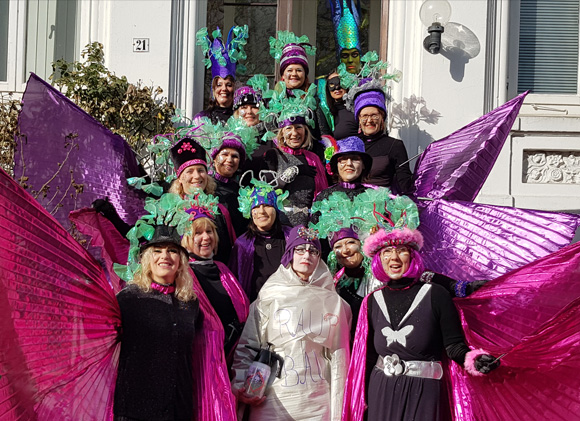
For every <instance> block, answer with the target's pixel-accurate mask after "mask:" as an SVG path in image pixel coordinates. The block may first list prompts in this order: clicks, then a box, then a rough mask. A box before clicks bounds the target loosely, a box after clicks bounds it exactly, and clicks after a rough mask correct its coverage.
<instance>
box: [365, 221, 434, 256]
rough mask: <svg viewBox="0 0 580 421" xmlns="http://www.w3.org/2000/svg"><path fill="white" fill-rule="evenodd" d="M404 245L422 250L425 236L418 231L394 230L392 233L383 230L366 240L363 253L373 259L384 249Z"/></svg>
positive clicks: (407, 229)
mask: <svg viewBox="0 0 580 421" xmlns="http://www.w3.org/2000/svg"><path fill="white" fill-rule="evenodd" d="M402 244H406V245H409V246H411V247H413V248H415V249H417V250H420V249H421V247H423V235H421V233H420V232H419V231H418V230H411V229H409V228H403V229H394V230H392V231H390V232H387V231H385V230H384V229H382V230H380V231H378V232H376V233H374V234H373V235H371V236H370V237H369V238H367V239H366V241H365V244H364V246H363V251H364V253H365V254H366V255H367V256H369V257H373V256H374V255H375V254H377V252H378V251H379V250H381V249H382V248H384V247H387V246H395V245H402Z"/></svg>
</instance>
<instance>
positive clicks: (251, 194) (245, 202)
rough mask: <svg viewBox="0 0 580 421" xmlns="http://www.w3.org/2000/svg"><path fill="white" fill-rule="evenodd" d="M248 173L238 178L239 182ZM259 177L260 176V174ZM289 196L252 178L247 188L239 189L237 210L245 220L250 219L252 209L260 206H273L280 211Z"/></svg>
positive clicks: (285, 192) (287, 193)
mask: <svg viewBox="0 0 580 421" xmlns="http://www.w3.org/2000/svg"><path fill="white" fill-rule="evenodd" d="M250 172H251V171H250ZM248 173H249V172H246V173H244V174H243V175H242V177H241V178H240V181H241V180H242V179H243V178H244V176H245V175H246V174H248ZM260 175H262V173H261V174H260ZM260 178H263V177H260ZM289 194H290V193H289V192H287V191H283V190H281V189H276V188H275V187H274V186H272V185H271V184H269V183H267V182H266V181H263V180H257V179H255V178H253V177H252V179H251V180H250V185H249V186H248V187H243V188H240V192H239V196H238V203H239V204H240V207H239V208H238V209H239V211H240V212H241V213H242V215H243V216H244V218H247V219H250V218H251V216H252V209H254V208H255V207H257V206H260V205H267V206H273V207H274V208H276V209H277V210H279V211H280V210H282V209H283V208H284V200H285V199H286V198H287V197H288V195H289Z"/></svg>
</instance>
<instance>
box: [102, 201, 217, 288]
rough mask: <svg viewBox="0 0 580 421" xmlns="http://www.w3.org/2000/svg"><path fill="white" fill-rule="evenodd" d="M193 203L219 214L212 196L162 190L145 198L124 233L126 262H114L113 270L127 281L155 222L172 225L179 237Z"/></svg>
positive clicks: (188, 222) (133, 271)
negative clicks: (139, 213) (141, 209)
mask: <svg viewBox="0 0 580 421" xmlns="http://www.w3.org/2000/svg"><path fill="white" fill-rule="evenodd" d="M193 206H198V207H203V208H205V209H207V210H208V211H209V212H210V213H213V214H214V215H217V214H219V211H218V199H217V197H215V196H212V195H206V194H205V193H203V192H198V193H195V194H193V195H188V196H185V197H184V198H181V196H179V195H177V194H174V193H165V194H164V195H162V196H161V197H160V198H159V199H153V198H147V199H146V200H145V208H144V209H145V210H146V211H147V214H145V215H143V216H142V217H141V218H139V220H137V222H136V223H135V226H134V227H133V228H131V229H130V230H129V232H128V233H127V239H128V240H129V255H128V258H127V265H120V264H117V263H115V264H114V265H113V270H114V271H115V273H116V274H117V275H119V277H120V278H121V279H123V280H125V281H127V282H128V281H130V280H132V279H133V276H134V275H135V273H136V272H137V270H138V269H139V267H140V266H141V263H140V260H141V245H142V244H143V243H145V242H147V241H150V240H151V238H153V234H154V232H155V226H156V225H168V226H171V227H176V230H177V233H178V234H179V235H180V236H183V235H184V234H185V232H186V231H187V229H189V227H190V226H191V224H192V223H193V221H192V219H191V215H190V214H189V213H188V212H187V210H188V209H190V208H192V207H193Z"/></svg>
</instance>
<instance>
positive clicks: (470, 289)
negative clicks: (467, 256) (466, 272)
mask: <svg viewBox="0 0 580 421" xmlns="http://www.w3.org/2000/svg"><path fill="white" fill-rule="evenodd" d="M488 282H489V281H488V280H485V279H483V280H480V281H472V282H467V281H457V282H455V284H453V291H454V292H455V296H456V297H461V298H463V297H467V296H468V295H471V294H473V293H474V292H475V291H477V290H478V289H479V288H481V287H482V286H484V285H485V284H486V283H488Z"/></svg>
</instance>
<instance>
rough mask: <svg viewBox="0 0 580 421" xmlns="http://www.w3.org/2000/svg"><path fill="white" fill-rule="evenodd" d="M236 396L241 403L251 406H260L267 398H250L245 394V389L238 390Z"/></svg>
mask: <svg viewBox="0 0 580 421" xmlns="http://www.w3.org/2000/svg"><path fill="white" fill-rule="evenodd" d="M236 396H237V397H238V400H239V401H240V402H243V403H245V404H247V405H251V406H258V405H261V404H262V403H263V402H264V401H265V400H266V396H265V395H264V396H262V397H261V398H258V397H257V396H250V395H247V394H246V392H244V389H238V390H237V391H236Z"/></svg>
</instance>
